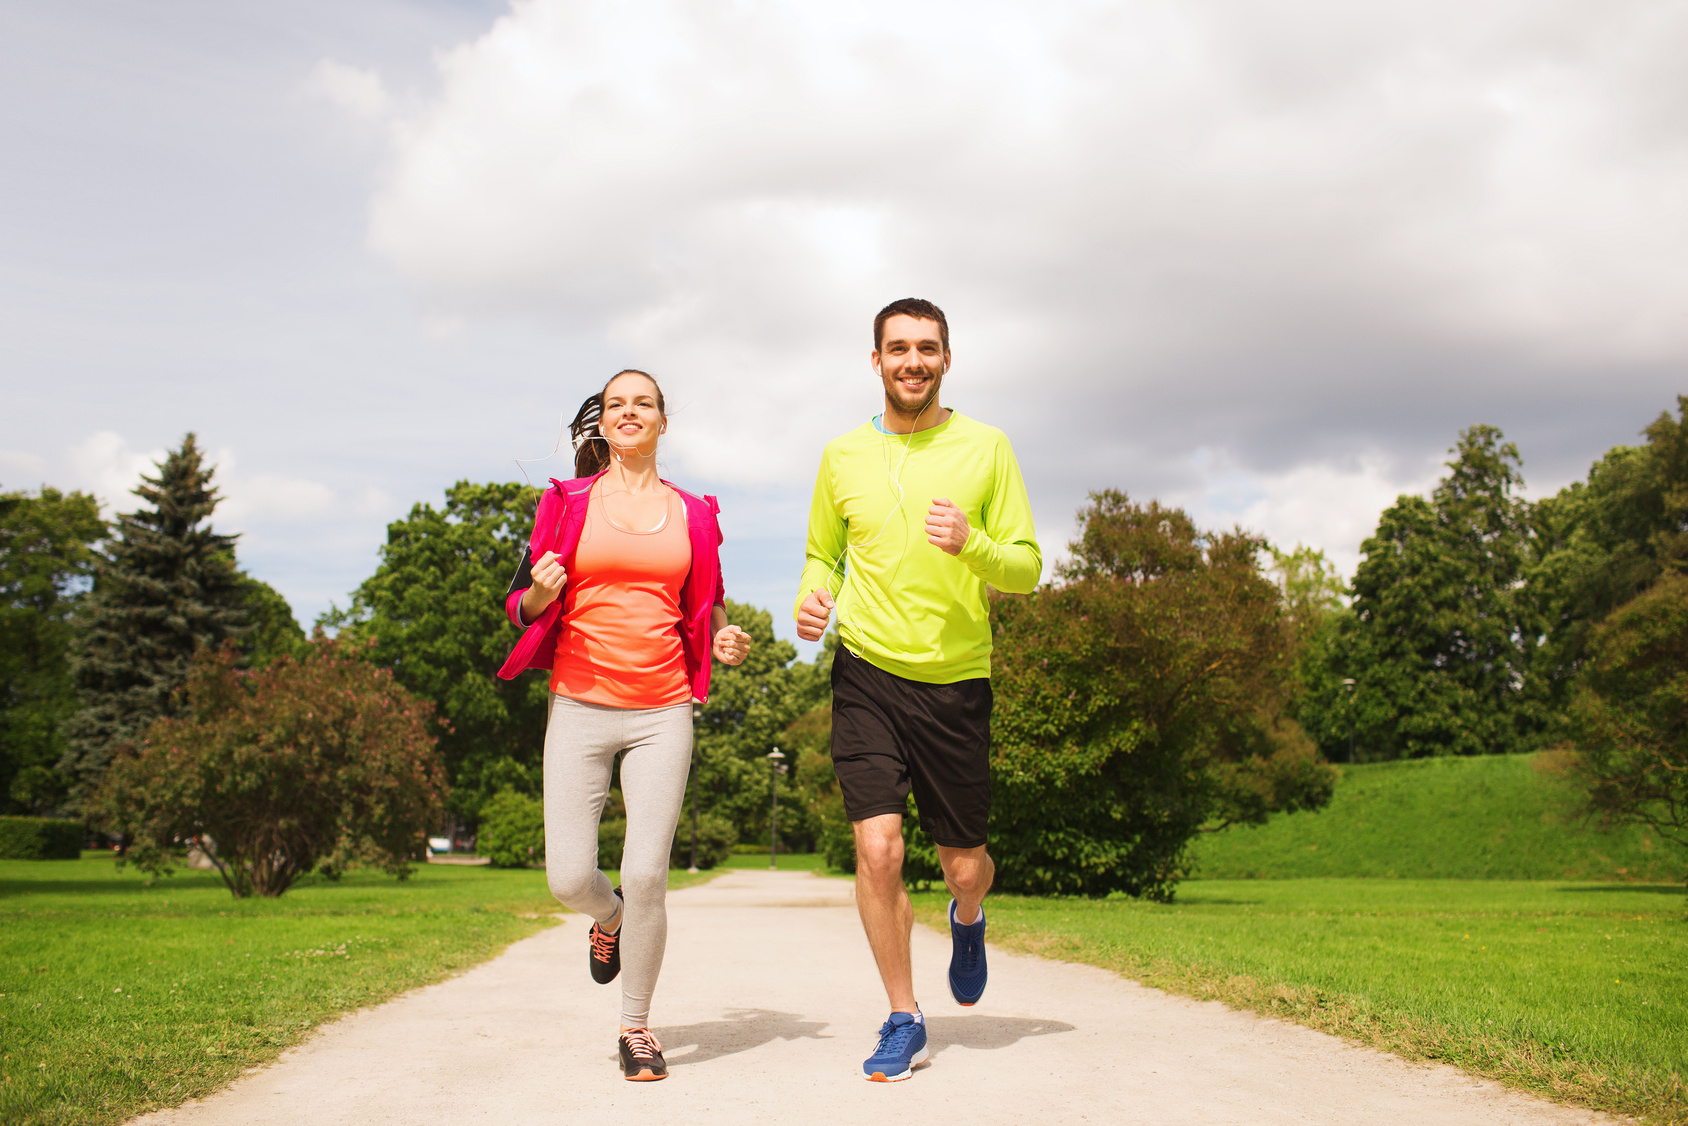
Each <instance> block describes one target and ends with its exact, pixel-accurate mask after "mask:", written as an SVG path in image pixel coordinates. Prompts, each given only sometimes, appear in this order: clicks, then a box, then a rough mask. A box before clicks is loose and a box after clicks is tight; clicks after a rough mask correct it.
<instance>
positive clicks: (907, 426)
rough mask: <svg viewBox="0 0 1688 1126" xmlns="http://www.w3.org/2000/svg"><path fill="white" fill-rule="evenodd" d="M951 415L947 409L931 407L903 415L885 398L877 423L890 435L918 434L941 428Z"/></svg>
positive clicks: (889, 398)
mask: <svg viewBox="0 0 1688 1126" xmlns="http://www.w3.org/2000/svg"><path fill="white" fill-rule="evenodd" d="M951 413H953V412H951V411H950V409H949V408H948V407H938V408H937V409H936V410H933V409H932V407H931V405H927V406H926V407H924V408H922V409H921V411H920V413H919V414H904V413H903V412H902V410H901V409H900V408H899V407H898V406H897V405H896V404H895V403H893V402H892V401H891V397H890V396H889V395H887V396H885V413H884V414H882V415H880V416H879V423H880V425H881V426H883V427H884V428H885V430H886V431H887V432H888V433H891V434H918V433H920V432H921V431H922V430H930V429H932V428H933V427H934V426H942V425H943V424H944V423H946V422H948V421H949V418H950V414H951Z"/></svg>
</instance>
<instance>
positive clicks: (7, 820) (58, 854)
mask: <svg viewBox="0 0 1688 1126" xmlns="http://www.w3.org/2000/svg"><path fill="white" fill-rule="evenodd" d="M82 834H83V828H82V822H80V821H64V820H61V819H58V818H51V817H0V860H75V859H76V858H77V857H79V856H81V855H82Z"/></svg>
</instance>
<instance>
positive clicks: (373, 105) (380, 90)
mask: <svg viewBox="0 0 1688 1126" xmlns="http://www.w3.org/2000/svg"><path fill="white" fill-rule="evenodd" d="M306 88H307V89H308V90H310V92H312V93H314V94H316V95H318V96H320V97H324V98H327V99H328V100H329V101H331V102H333V103H334V104H335V105H337V106H339V107H340V108H341V109H343V110H345V111H346V112H347V113H349V114H351V115H352V116H353V117H355V118H357V119H358V120H360V121H363V122H367V123H369V124H372V125H377V124H380V123H382V122H384V121H386V120H387V119H388V118H389V117H391V116H392V113H393V108H394V107H393V98H392V95H390V94H388V93H387V88H386V86H385V85H383V83H382V82H381V76H380V75H379V74H377V73H375V71H373V70H363V69H360V68H358V67H355V66H347V65H346V64H345V63H340V62H335V61H334V60H333V59H323V60H322V61H321V62H319V63H317V65H316V69H315V70H313V71H311V76H310V79H309V80H308V81H307V83H306Z"/></svg>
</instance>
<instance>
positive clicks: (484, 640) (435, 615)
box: [323, 481, 547, 820]
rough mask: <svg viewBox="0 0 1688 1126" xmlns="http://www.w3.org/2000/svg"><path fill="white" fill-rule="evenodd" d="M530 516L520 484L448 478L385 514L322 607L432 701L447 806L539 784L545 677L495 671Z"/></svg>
mask: <svg viewBox="0 0 1688 1126" xmlns="http://www.w3.org/2000/svg"><path fill="white" fill-rule="evenodd" d="M532 518H533V494H532V493H531V491H530V490H529V489H528V487H527V486H525V485H519V484H516V483H513V482H512V483H502V484H500V483H493V484H484V485H477V484H472V483H470V482H468V481H459V482H458V483H457V484H455V485H453V486H452V487H451V488H449V489H447V490H446V494H445V507H444V508H443V509H438V510H436V509H435V508H434V507H433V506H432V505H428V504H418V505H416V506H414V507H413V508H411V510H410V514H409V515H408V516H406V517H405V518H404V519H403V520H398V521H395V522H393V523H392V524H389V525H388V526H387V543H386V546H385V547H383V548H382V549H381V562H380V565H379V566H377V567H376V569H375V573H374V574H373V575H371V576H370V577H369V578H367V579H365V580H364V581H363V583H362V584H361V585H360V586H359V587H358V588H357V590H356V591H355V592H354V593H353V594H352V602H351V606H350V608H349V609H348V610H344V611H334V612H331V613H330V614H328V615H326V616H325V617H324V619H323V622H324V624H325V625H327V626H330V627H338V629H339V635H340V636H341V637H343V638H345V639H346V640H348V641H355V642H363V641H369V642H373V643H374V647H373V648H372V649H370V650H368V654H369V657H370V659H371V660H373V661H375V662H376V663H378V664H380V665H382V666H383V667H385V668H389V669H391V670H392V672H393V675H394V677H395V678H396V679H397V680H398V682H399V683H400V684H402V685H404V686H405V687H406V688H407V689H409V690H410V691H411V692H413V693H415V694H416V695H418V696H420V697H422V698H423V699H425V700H432V701H433V702H434V703H435V704H436V705H437V706H438V707H439V710H440V713H441V716H442V720H441V724H440V726H439V728H438V729H437V733H438V735H439V741H440V751H441V753H442V754H443V755H444V758H445V764H446V770H447V772H448V774H449V777H450V779H451V785H452V795H453V796H452V810H453V811H454V812H456V813H458V814H459V815H461V816H463V817H466V818H468V819H470V820H473V819H474V818H475V817H476V816H477V815H478V813H479V811H480V807H481V805H482V804H483V803H484V802H486V801H487V800H488V799H489V798H491V797H492V796H493V795H494V794H496V793H498V792H499V791H500V790H505V789H513V790H516V791H518V792H521V793H525V794H530V795H532V794H537V793H538V792H539V789H540V771H541V762H542V756H543V754H544V743H545V705H546V696H547V692H546V687H547V686H546V680H545V678H544V677H542V676H535V675H523V676H520V677H517V678H516V679H515V680H500V679H499V678H498V669H499V667H500V666H501V665H502V664H503V663H504V658H505V657H506V656H507V655H508V654H509V652H510V649H511V647H512V646H514V645H515V643H516V640H517V638H518V637H519V636H520V634H519V633H518V631H517V630H516V627H515V626H513V625H511V624H510V621H509V619H508V618H506V617H505V616H504V591H505V589H506V588H507V587H508V586H509V583H510V576H511V574H512V573H513V572H514V571H515V569H516V564H517V563H518V562H519V561H520V559H521V555H522V547H523V545H524V544H525V543H526V541H527V537H528V532H529V530H530V526H531V524H532Z"/></svg>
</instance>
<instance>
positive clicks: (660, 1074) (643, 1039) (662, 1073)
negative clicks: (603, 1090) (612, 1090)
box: [620, 1028, 668, 1083]
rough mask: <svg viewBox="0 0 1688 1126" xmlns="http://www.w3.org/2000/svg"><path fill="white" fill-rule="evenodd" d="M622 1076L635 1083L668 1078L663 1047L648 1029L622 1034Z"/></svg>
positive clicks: (631, 1029) (633, 1030)
mask: <svg viewBox="0 0 1688 1126" xmlns="http://www.w3.org/2000/svg"><path fill="white" fill-rule="evenodd" d="M620 1046H621V1074H622V1075H623V1076H625V1077H626V1078H628V1079H631V1080H632V1081H633V1082H635V1083H649V1082H650V1081H651V1080H653V1079H667V1078H668V1064H667V1063H666V1062H664V1061H663V1058H662V1045H661V1044H658V1043H657V1042H656V1037H655V1036H652V1035H651V1030H650V1029H648V1028H630V1029H628V1030H627V1031H626V1032H623V1033H622V1034H621V1039H620Z"/></svg>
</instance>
